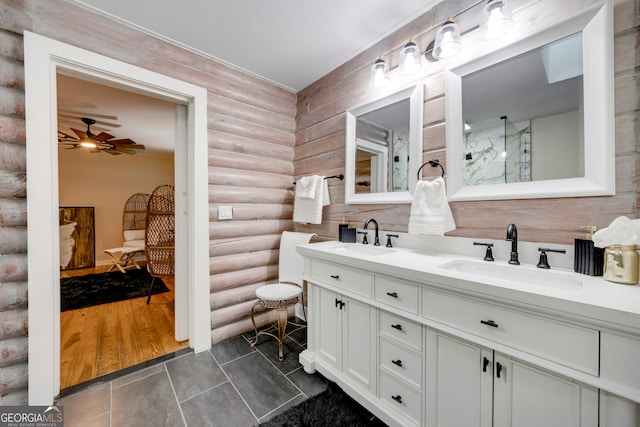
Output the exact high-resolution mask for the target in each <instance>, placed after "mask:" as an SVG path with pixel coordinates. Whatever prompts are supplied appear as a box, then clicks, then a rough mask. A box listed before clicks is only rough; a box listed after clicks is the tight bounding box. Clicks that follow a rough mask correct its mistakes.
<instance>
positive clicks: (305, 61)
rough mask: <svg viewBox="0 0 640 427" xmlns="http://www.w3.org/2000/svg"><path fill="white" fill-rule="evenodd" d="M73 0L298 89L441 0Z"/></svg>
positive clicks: (290, 87) (295, 90) (80, 4)
mask: <svg viewBox="0 0 640 427" xmlns="http://www.w3.org/2000/svg"><path fill="white" fill-rule="evenodd" d="M68 1H69V2H71V3H75V4H78V5H79V6H82V7H84V8H87V9H90V10H92V11H94V12H96V13H100V14H103V15H106V16H109V17H111V18H113V19H115V20H117V21H120V22H123V23H125V24H127V25H131V26H134V27H136V28H139V29H142V30H144V31H147V32H151V33H154V34H156V35H158V36H160V37H161V38H164V39H166V40H169V41H172V42H174V43H178V44H180V45H183V46H186V47H188V48H190V49H193V50H195V51H198V52H201V53H203V54H205V55H207V56H210V57H213V58H216V59H218V60H220V61H222V62H225V63H227V64H230V65H232V66H234V67H236V68H239V69H242V70H244V71H247V72H249V73H251V74H254V75H256V76H259V77H261V78H263V79H266V80H268V81H271V82H273V83H275V84H277V85H279V86H282V87H284V88H287V89H290V90H292V91H294V92H298V91H300V90H301V89H304V88H305V87H307V86H308V85H310V84H311V83H313V82H315V81H316V80H318V79H319V78H321V77H322V76H324V75H326V74H327V73H329V72H330V71H332V70H334V69H335V68H337V67H338V66H340V65H342V64H343V63H345V62H346V61H348V60H349V59H351V58H353V57H354V56H356V55H357V54H359V53H360V52H362V51H364V50H365V49H367V48H368V47H370V46H372V45H373V44H375V43H376V42H378V41H380V40H382V39H383V38H384V37H386V36H388V35H389V34H391V33H393V32H394V31H396V30H398V29H399V28H401V27H402V26H404V25H405V24H407V23H409V22H410V21H412V20H413V19H415V18H417V17H418V16H420V15H421V14H423V13H424V12H426V11H427V10H429V9H431V8H432V7H433V6H434V5H435V4H437V3H439V2H440V1H441V0H322V1H310V0H307V1H304V0H241V1H240V0H182V1H175V0H135V1H131V0H68ZM371 60H372V62H373V61H374V60H375V58H371Z"/></svg>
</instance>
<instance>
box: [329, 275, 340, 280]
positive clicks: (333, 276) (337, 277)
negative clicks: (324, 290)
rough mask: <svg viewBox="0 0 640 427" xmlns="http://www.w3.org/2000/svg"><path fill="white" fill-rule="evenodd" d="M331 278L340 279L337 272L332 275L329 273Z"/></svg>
mask: <svg viewBox="0 0 640 427" xmlns="http://www.w3.org/2000/svg"><path fill="white" fill-rule="evenodd" d="M331 278H332V279H335V280H339V279H340V276H338V275H337V274H332V275H331Z"/></svg>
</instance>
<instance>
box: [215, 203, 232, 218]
mask: <svg viewBox="0 0 640 427" xmlns="http://www.w3.org/2000/svg"><path fill="white" fill-rule="evenodd" d="M232 218H233V208H232V207H231V206H218V219H219V220H223V219H232Z"/></svg>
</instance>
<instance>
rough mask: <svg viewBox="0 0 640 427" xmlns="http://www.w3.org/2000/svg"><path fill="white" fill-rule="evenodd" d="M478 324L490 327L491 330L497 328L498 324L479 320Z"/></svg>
mask: <svg viewBox="0 0 640 427" xmlns="http://www.w3.org/2000/svg"><path fill="white" fill-rule="evenodd" d="M480 323H482V324H483V325H487V326H491V327H492V328H497V327H498V324H497V323H496V322H494V321H493V320H481V321H480Z"/></svg>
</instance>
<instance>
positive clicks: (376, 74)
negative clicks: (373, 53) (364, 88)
mask: <svg viewBox="0 0 640 427" xmlns="http://www.w3.org/2000/svg"><path fill="white" fill-rule="evenodd" d="M389 83H391V79H390V78H389V66H388V65H387V63H386V61H385V60H384V58H382V57H380V58H378V59H377V60H376V62H375V63H374V64H373V66H372V67H371V77H370V78H369V86H372V87H386V86H388V85H389Z"/></svg>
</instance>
